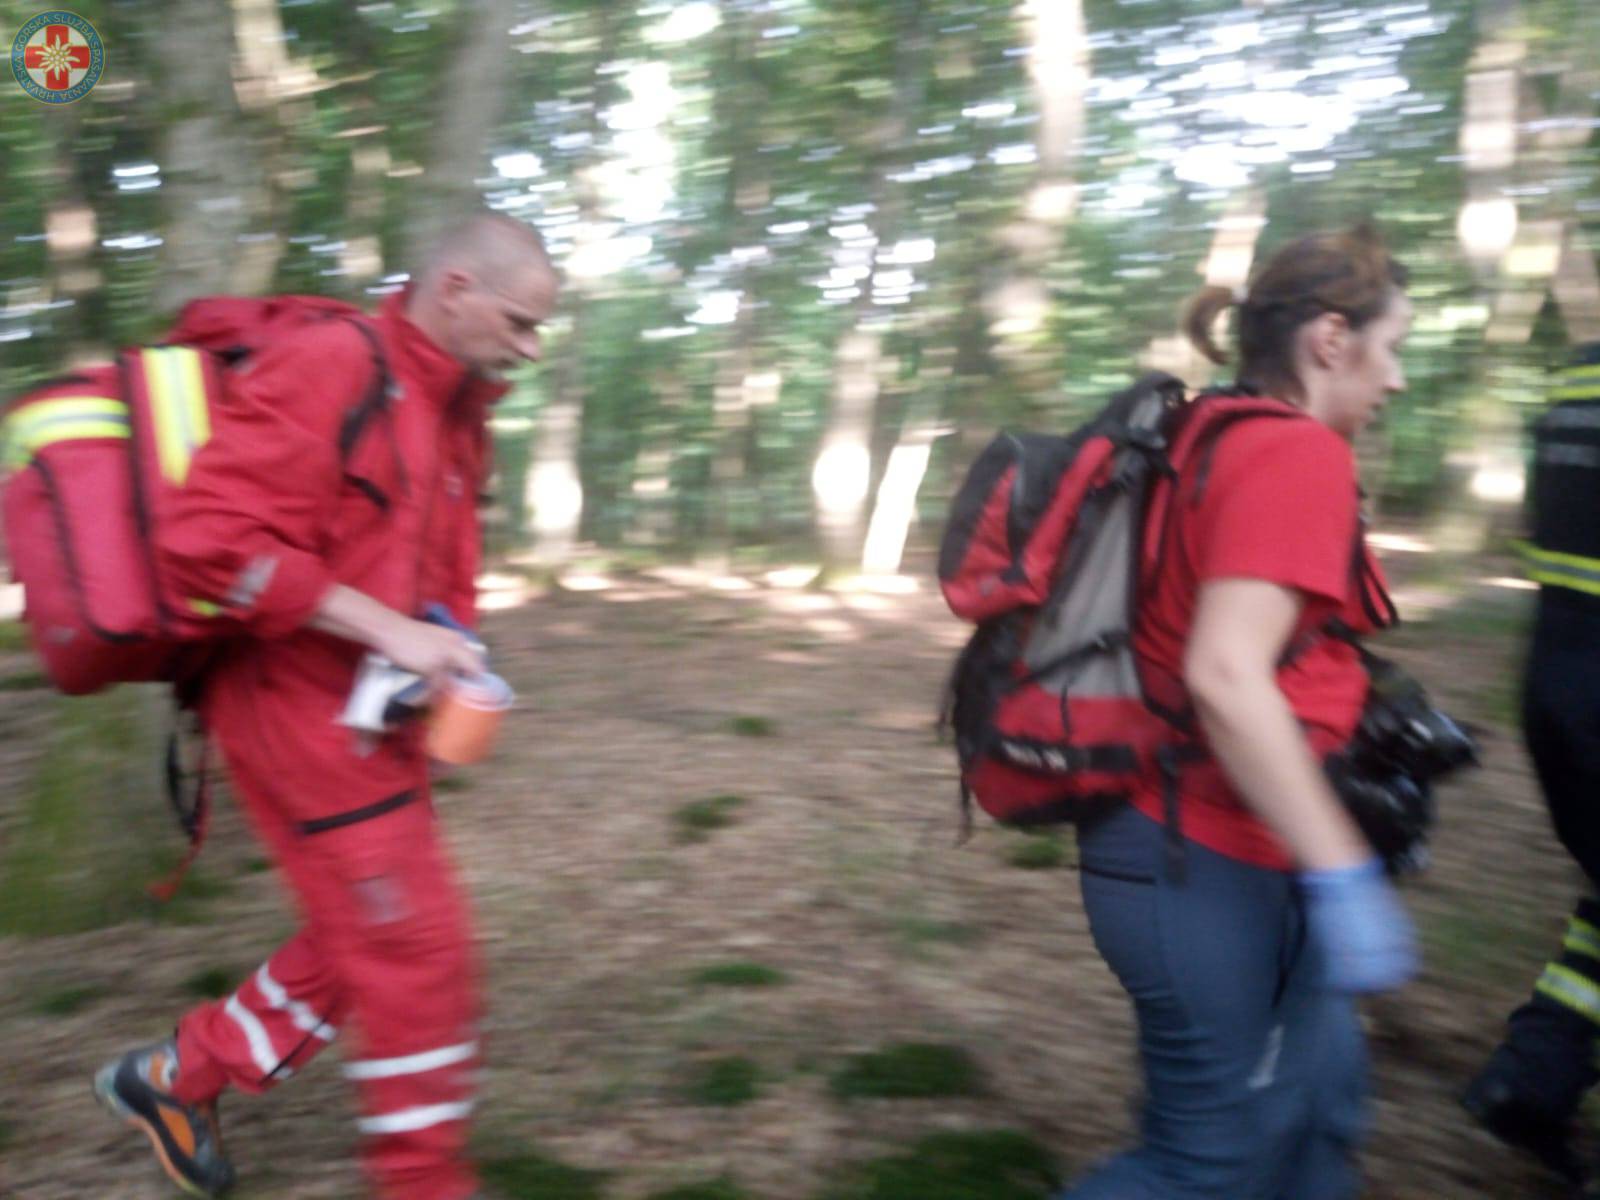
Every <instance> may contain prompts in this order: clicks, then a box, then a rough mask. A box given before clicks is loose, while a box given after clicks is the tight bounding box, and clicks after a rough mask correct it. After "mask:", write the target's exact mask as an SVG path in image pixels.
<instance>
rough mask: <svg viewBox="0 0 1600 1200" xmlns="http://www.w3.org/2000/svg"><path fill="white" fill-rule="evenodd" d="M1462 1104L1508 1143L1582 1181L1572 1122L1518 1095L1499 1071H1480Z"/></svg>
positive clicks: (1566, 1176) (1571, 1180) (1565, 1176)
mask: <svg viewBox="0 0 1600 1200" xmlns="http://www.w3.org/2000/svg"><path fill="white" fill-rule="evenodd" d="M1461 1107H1463V1108H1465V1109H1466V1110H1467V1112H1468V1113H1470V1114H1471V1115H1472V1117H1473V1119H1474V1120H1476V1121H1477V1122H1478V1124H1479V1125H1481V1126H1482V1127H1483V1128H1484V1129H1486V1130H1488V1132H1490V1133H1491V1134H1493V1135H1494V1136H1495V1137H1496V1138H1498V1139H1499V1140H1500V1141H1502V1142H1504V1143H1505V1144H1506V1145H1507V1146H1510V1147H1512V1148H1513V1149H1516V1150H1521V1151H1524V1152H1525V1153H1528V1154H1531V1155H1532V1156H1533V1157H1534V1158H1536V1159H1538V1160H1539V1161H1540V1162H1541V1163H1543V1164H1544V1165H1545V1166H1546V1167H1548V1168H1549V1169H1550V1170H1552V1171H1554V1172H1555V1173H1556V1174H1557V1175H1559V1176H1561V1177H1562V1178H1563V1179H1565V1180H1567V1182H1569V1183H1572V1184H1575V1185H1579V1184H1581V1183H1582V1181H1583V1176H1584V1171H1583V1167H1582V1166H1581V1165H1580V1164H1579V1162H1578V1156H1577V1154H1576V1152H1575V1151H1574V1150H1573V1148H1572V1129H1571V1125H1570V1123H1569V1122H1567V1121H1564V1120H1562V1119H1561V1118H1560V1117H1557V1116H1556V1115H1554V1114H1553V1113H1551V1112H1550V1111H1549V1110H1548V1109H1546V1108H1543V1107H1541V1106H1540V1105H1538V1104H1537V1103H1534V1102H1533V1101H1530V1100H1529V1099H1527V1098H1526V1097H1525V1096H1521V1095H1518V1094H1517V1091H1516V1089H1515V1088H1514V1087H1513V1086H1512V1085H1511V1084H1510V1082H1509V1081H1508V1080H1506V1079H1503V1078H1501V1077H1500V1075H1499V1074H1498V1073H1496V1072H1494V1071H1493V1070H1486V1071H1483V1072H1481V1073H1480V1074H1479V1075H1478V1077H1477V1078H1476V1079H1474V1080H1473V1081H1472V1082H1471V1083H1470V1084H1469V1085H1468V1086H1467V1090H1466V1092H1464V1093H1463V1094H1462V1096H1461Z"/></svg>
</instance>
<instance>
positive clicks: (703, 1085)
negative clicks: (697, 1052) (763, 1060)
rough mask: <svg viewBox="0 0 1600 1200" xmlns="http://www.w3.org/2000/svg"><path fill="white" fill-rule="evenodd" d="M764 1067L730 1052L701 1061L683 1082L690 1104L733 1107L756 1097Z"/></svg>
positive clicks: (684, 1093) (685, 1095)
mask: <svg viewBox="0 0 1600 1200" xmlns="http://www.w3.org/2000/svg"><path fill="white" fill-rule="evenodd" d="M760 1080H761V1070H760V1068H759V1067H757V1066H756V1064H755V1063H754V1062H752V1061H751V1060H750V1059H748V1058H743V1057H740V1056H738V1055H727V1056H724V1057H721V1058H713V1059H709V1060H707V1061H706V1062H703V1063H698V1064H696V1066H695V1067H694V1068H693V1070H692V1071H691V1072H690V1076H689V1080H688V1082H687V1083H686V1084H685V1085H684V1089H683V1096H684V1099H685V1100H687V1101H688V1102H689V1103H690V1104H705V1105H712V1106H715V1107H718V1108H732V1107H735V1106H737V1105H740V1104H747V1103H748V1102H750V1101H751V1100H754V1099H755V1098H756V1094H757V1092H758V1090H759V1086H758V1085H759V1083H760Z"/></svg>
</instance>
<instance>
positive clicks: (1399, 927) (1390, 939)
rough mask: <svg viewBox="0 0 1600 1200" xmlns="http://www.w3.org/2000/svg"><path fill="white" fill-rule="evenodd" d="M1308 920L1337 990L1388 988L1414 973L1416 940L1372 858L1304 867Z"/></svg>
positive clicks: (1328, 978)
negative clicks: (1322, 867)
mask: <svg viewBox="0 0 1600 1200" xmlns="http://www.w3.org/2000/svg"><path fill="white" fill-rule="evenodd" d="M1300 887H1301V890H1302V892H1303V893H1304V895H1305V899H1306V923H1307V925H1309V926H1310V929H1311V938H1312V942H1313V944H1314V945H1316V946H1317V947H1319V948H1320V949H1321V952H1322V956H1323V962H1324V981H1325V983H1326V986H1327V987H1328V989H1329V990H1330V991H1335V992H1357V993H1360V992H1386V991H1390V990H1391V989H1393V988H1397V987H1399V986H1400V985H1401V984H1403V983H1404V982H1405V981H1406V980H1408V979H1410V978H1411V977H1412V976H1413V975H1414V974H1416V971H1417V965H1418V963H1417V939H1416V933H1415V931H1414V930H1413V928H1412V925H1411V917H1410V916H1409V915H1408V914H1407V913H1406V910H1405V908H1404V906H1402V905H1401V903H1400V898H1399V896H1398V895H1396V894H1395V890H1394V885H1393V884H1391V883H1390V882H1389V878H1388V876H1387V875H1386V874H1385V873H1384V870H1383V864H1382V863H1381V862H1380V861H1379V860H1378V859H1376V858H1374V859H1371V860H1369V861H1367V862H1364V863H1359V864H1357V865H1356V866H1353V867H1335V868H1332V869H1330V870H1324V871H1304V872H1302V873H1301V875H1300Z"/></svg>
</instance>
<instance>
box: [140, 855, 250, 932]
mask: <svg viewBox="0 0 1600 1200" xmlns="http://www.w3.org/2000/svg"><path fill="white" fill-rule="evenodd" d="M233 890H234V884H233V881H232V880H229V879H224V878H222V877H221V876H219V875H213V874H211V873H210V872H209V871H205V870H199V869H193V870H190V871H188V872H186V873H185V874H184V877H183V880H182V882H181V883H180V884H179V885H178V890H177V891H176V892H175V893H174V894H173V896H172V898H171V899H170V900H165V901H158V902H155V903H154V904H153V906H152V907H151V909H150V915H151V916H152V917H154V918H155V919H156V920H157V921H162V922H165V923H167V924H169V925H205V924H208V923H209V922H210V920H211V906H210V902H211V901H213V900H218V899H221V898H222V897H224V896H228V895H231V894H232V892H233Z"/></svg>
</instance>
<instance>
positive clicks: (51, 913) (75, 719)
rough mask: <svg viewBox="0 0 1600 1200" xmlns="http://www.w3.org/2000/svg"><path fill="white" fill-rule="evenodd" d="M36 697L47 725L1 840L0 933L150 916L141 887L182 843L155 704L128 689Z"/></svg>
mask: <svg viewBox="0 0 1600 1200" xmlns="http://www.w3.org/2000/svg"><path fill="white" fill-rule="evenodd" d="M43 703H44V704H45V705H47V706H48V708H49V710H50V719H49V721H48V723H47V724H46V725H45V726H44V728H45V730H46V731H47V732H45V734H44V739H43V745H42V747H41V748H40V751H39V754H38V757H37V758H36V759H35V760H34V762H33V766H32V774H31V777H30V778H28V779H27V780H26V781H25V782H24V783H23V785H22V787H21V794H20V795H19V796H18V797H17V823H16V826H15V828H14V831H13V832H12V834H11V836H10V837H9V838H8V842H7V844H6V845H5V846H4V847H3V848H0V934H3V933H9V934H21V935H24V936H32V937H39V936H47V935H54V934H64V933H76V932H82V931H84V930H89V929H95V928H99V927H101V926H104V925H110V924H115V923H116V922H119V921H125V920H128V919H130V918H132V917H135V916H140V915H147V914H149V913H150V912H151V911H152V906H151V903H150V901H149V899H148V897H147V896H146V894H145V890H144V889H145V886H146V885H147V884H148V883H150V882H151V881H152V880H154V879H156V878H158V877H160V876H161V875H162V874H163V873H164V872H165V871H167V870H168V869H170V868H171V866H172V863H173V861H174V860H175V858H176V856H177V854H178V853H179V851H180V849H181V845H182V840H181V838H180V837H179V836H178V835H177V833H176V831H175V829H174V828H173V826H172V825H171V820H170V817H169V816H168V815H167V806H166V803H165V800H164V799H163V798H162V797H161V796H160V794H159V791H158V788H157V786H156V779H157V769H156V767H157V763H158V761H159V745H160V737H161V732H160V730H159V728H158V720H159V717H158V714H159V711H160V710H159V707H158V706H153V705H150V704H149V703H148V692H147V691H146V690H143V689H139V688H129V687H124V688H119V689H116V690H114V691H112V692H108V693H105V694H102V695H98V696H84V697H73V698H67V697H61V696H56V695H53V694H52V695H48V696H46V697H44V699H43ZM203 886H204V885H203V884H192V885H191V891H190V893H189V894H190V896H191V897H194V898H199V896H198V892H197V891H195V890H193V889H196V888H203ZM190 911H192V908H191V910H190Z"/></svg>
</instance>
